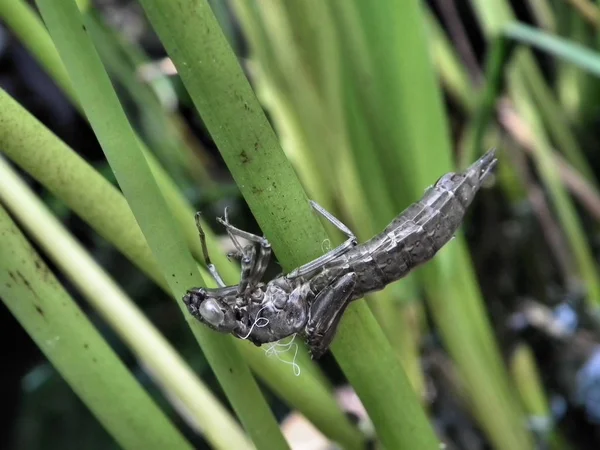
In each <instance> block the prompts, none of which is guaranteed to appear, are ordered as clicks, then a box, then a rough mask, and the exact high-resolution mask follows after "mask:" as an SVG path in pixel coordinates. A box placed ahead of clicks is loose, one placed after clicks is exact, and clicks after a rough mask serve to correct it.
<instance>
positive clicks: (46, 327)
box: [0, 206, 192, 450]
mask: <svg viewBox="0 0 600 450" xmlns="http://www.w3.org/2000/svg"><path fill="white" fill-rule="evenodd" d="M0 236H1V237H2V245H0V297H1V298H2V301H3V302H4V303H5V304H6V306H7V307H8V309H9V310H10V311H11V313H12V314H13V315H14V316H15V318H16V319H17V320H18V321H19V323H20V324H21V325H22V326H23V328H25V330H26V331H27V333H28V334H29V335H30V336H31V337H32V339H33V340H34V341H35V343H36V344H37V346H38V347H39V348H40V350H42V352H43V353H44V354H45V355H46V357H47V358H48V359H49V360H50V362H51V363H52V364H53V365H54V367H56V369H57V370H58V371H59V372H60V374H61V375H62V376H63V377H64V379H65V380H66V381H67V383H69V385H70V386H71V387H72V388H73V390H74V391H75V393H76V394H77V395H78V396H79V397H80V398H81V399H82V401H83V402H84V403H85V404H86V405H87V407H88V408H90V410H91V411H92V413H93V414H94V415H95V416H96V418H97V419H98V420H99V421H100V423H102V425H103V426H104V427H105V428H106V429H107V431H108V432H109V433H110V434H111V435H112V436H113V438H114V439H115V440H116V441H117V442H118V443H119V445H121V446H122V447H123V448H124V449H131V450H135V449H140V448H144V449H157V450H159V449H165V448H169V449H191V448H192V447H191V445H190V444H189V443H188V442H186V440H185V439H184V438H183V437H182V436H181V434H180V433H179V432H178V431H177V430H176V428H175V427H174V426H173V425H172V424H171V423H170V422H169V421H168V420H167V418H166V417H165V415H164V414H163V413H162V412H161V411H160V410H159V409H158V408H157V406H156V405H155V404H154V402H153V401H152V400H151V399H150V397H149V396H148V394H147V393H146V392H145V391H144V390H143V389H142V388H141V387H140V385H139V384H138V383H137V382H136V381H135V379H134V378H133V376H132V375H131V374H130V373H129V372H128V371H127V369H126V368H125V366H124V365H123V363H122V362H121V361H120V360H119V358H118V357H117V356H116V355H115V353H114V352H113V350H112V349H111V348H110V347H109V346H108V344H107V343H106V342H105V341H104V339H103V338H102V336H100V334H99V333H98V332H97V331H96V330H95V329H94V327H93V326H92V324H91V323H90V322H89V320H88V319H87V318H86V317H85V316H84V314H83V313H82V312H81V310H80V309H79V308H78V307H77V305H76V304H75V302H74V301H73V299H71V298H70V297H69V295H68V294H67V293H66V292H65V290H64V289H63V288H62V286H61V285H60V284H59V283H58V281H57V280H56V278H55V277H54V275H53V274H52V273H51V272H50V270H49V269H48V267H47V266H46V265H45V264H44V263H43V262H42V260H41V259H40V257H39V256H38V255H37V253H36V252H35V250H34V249H33V248H32V247H31V245H30V244H29V243H28V242H27V240H26V239H25V237H24V236H23V235H22V234H21V232H20V231H19V229H18V228H17V227H16V225H15V224H14V223H13V222H12V221H11V219H10V217H9V216H8V214H7V212H6V211H5V210H4V208H3V207H2V206H0Z"/></svg>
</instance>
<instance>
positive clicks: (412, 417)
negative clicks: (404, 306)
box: [141, 0, 438, 449]
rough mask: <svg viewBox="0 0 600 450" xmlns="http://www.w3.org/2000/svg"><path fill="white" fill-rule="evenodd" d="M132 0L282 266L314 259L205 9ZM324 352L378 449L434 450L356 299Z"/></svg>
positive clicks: (267, 136)
mask: <svg viewBox="0 0 600 450" xmlns="http://www.w3.org/2000/svg"><path fill="white" fill-rule="evenodd" d="M141 3H142V5H143V6H144V9H145V11H146V14H147V15H148V17H149V19H150V22H151V23H152V24H153V26H154V28H155V29H156V31H157V33H158V35H159V36H160V38H161V40H162V42H163V44H164V45H165V47H166V49H167V52H168V53H169V55H170V56H171V58H172V59H173V61H174V63H175V65H176V67H177V69H178V72H179V74H180V75H181V77H182V80H183V82H184V84H185V85H186V87H187V89H188V92H189V93H190V96H191V97H192V99H193V101H194V104H195V105H196V108H197V109H198V111H199V112H200V115H201V116H202V118H203V120H204V123H205V124H206V126H207V128H208V129H209V131H210V133H211V135H212V137H213V139H214V140H215V142H216V144H217V146H218V147H219V150H220V151H221V154H222V155H223V158H224V159H225V162H226V164H227V165H228V167H229V169H230V171H231V173H232V175H233V177H234V179H235V180H236V182H237V183H238V186H239V187H240V189H241V191H242V193H243V195H244V197H245V199H246V201H247V202H248V204H249V206H250V208H251V210H252V212H253V213H254V215H255V217H256V219H257V220H258V222H259V224H260V226H261V228H262V231H263V232H264V234H265V235H266V236H268V237H269V240H270V241H271V243H272V245H273V249H274V251H275V253H276V254H277V257H278V258H279V260H280V261H281V263H282V265H283V267H284V269H286V270H289V269H291V268H293V267H297V266H298V265H300V264H302V263H304V262H307V261H309V260H311V259H313V258H315V257H316V256H318V255H320V254H321V253H322V249H321V244H322V242H323V241H324V240H325V239H326V238H327V236H326V235H325V233H324V230H323V228H322V226H321V225H320V223H319V222H318V220H317V217H316V215H315V214H313V213H312V212H311V211H310V207H309V204H308V202H307V199H306V196H305V194H304V191H303V189H302V187H301V186H300V184H299V182H298V178H297V177H296V175H295V173H294V171H293V169H292V167H291V166H290V165H289V162H288V161H287V160H286V158H285V156H284V155H283V153H282V151H281V148H280V147H279V143H278V141H277V139H276V136H275V134H274V133H273V130H272V129H271V127H270V125H269V123H268V122H267V120H266V117H265V116H264V113H263V112H262V108H261V106H260V104H259V103H258V101H257V100H256V98H255V96H254V93H253V92H252V89H251V88H250V85H249V84H248V82H247V80H246V79H245V76H244V74H243V72H242V71H241V69H240V67H239V64H238V62H237V59H236V58H235V55H234V54H233V52H232V51H231V49H230V47H229V45H228V43H227V41H226V39H225V37H224V36H223V34H222V32H221V30H220V29H219V27H218V24H217V23H216V20H215V18H214V16H213V14H212V12H211V11H210V8H209V7H208V4H207V3H206V2H205V1H192V0H174V1H170V2H160V1H156V0H142V2H141ZM199 30H202V31H201V32H199ZM332 349H333V351H334V355H335V356H336V358H337V360H338V361H339V363H340V365H341V367H342V369H343V370H344V372H345V374H346V376H347V377H348V379H349V381H350V382H351V383H352V385H353V386H354V388H355V389H356V392H357V393H358V395H359V396H360V398H361V400H362V401H363V403H364V405H365V407H366V408H367V410H368V411H369V415H370V417H371V419H372V420H373V422H374V424H375V427H376V429H377V432H378V435H379V437H380V438H381V440H382V442H383V444H384V445H385V446H386V447H388V448H402V447H403V446H406V447H407V448H422V449H428V448H437V445H438V444H437V440H436V438H435V436H434V434H433V433H432V430H431V428H430V425H429V424H428V423H427V419H426V417H425V414H424V412H423V410H422V409H421V408H420V406H419V404H418V402H417V400H416V398H415V395H414V392H413V391H412V389H411V387H410V384H409V382H408V380H407V378H406V375H405V374H404V372H403V371H402V369H401V368H400V367H399V365H398V362H397V360H396V358H395V356H394V355H393V352H392V350H391V348H390V347H389V343H388V342H387V341H386V339H385V337H384V335H383V333H382V332H381V329H380V328H379V327H378V326H377V323H376V322H375V320H374V318H373V316H372V315H371V313H370V311H369V310H368V308H367V307H366V305H365V304H364V302H357V303H356V304H354V305H353V306H351V307H350V308H349V309H348V311H347V312H346V314H345V316H344V318H343V320H342V324H341V327H340V330H339V332H338V335H337V339H336V340H335V341H334V343H333V346H332Z"/></svg>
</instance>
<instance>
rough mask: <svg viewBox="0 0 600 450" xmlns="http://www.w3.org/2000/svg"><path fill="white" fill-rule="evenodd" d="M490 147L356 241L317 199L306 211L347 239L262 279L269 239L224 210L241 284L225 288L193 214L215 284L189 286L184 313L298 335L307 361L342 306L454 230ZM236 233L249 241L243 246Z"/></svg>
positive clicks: (223, 326) (214, 322)
mask: <svg viewBox="0 0 600 450" xmlns="http://www.w3.org/2000/svg"><path fill="white" fill-rule="evenodd" d="M496 163H497V160H496V156H495V150H491V151H489V152H487V153H486V154H485V155H483V156H482V157H481V158H480V159H478V160H477V161H476V162H475V163H473V164H472V165H471V166H470V167H469V168H468V169H467V170H465V171H464V172H462V173H448V174H446V175H444V176H442V177H441V178H440V179H439V180H438V181H437V182H436V183H435V185H433V186H431V187H429V188H428V189H427V190H426V191H425V194H424V195H423V198H421V200H419V201H418V202H416V203H413V204H412V205H411V206H409V207H408V208H406V209H405V210H404V211H403V212H402V213H401V214H400V215H398V216H397V217H396V218H395V219H394V220H393V221H392V222H391V223H390V224H389V225H388V226H387V227H386V228H385V230H383V232H382V233H380V234H378V235H376V236H374V237H373V238H372V239H370V240H369V241H367V242H365V243H363V244H358V241H357V239H356V237H355V236H354V234H353V233H352V231H350V229H349V228H348V227H346V226H345V225H344V224H343V223H342V222H340V221H339V220H338V219H336V218H335V217H334V216H333V215H332V214H330V213H329V212H327V211H326V210H325V209H323V208H322V207H321V206H319V205H318V204H317V203H315V202H313V201H311V205H312V206H313V208H314V209H315V210H316V211H317V212H318V213H320V214H321V215H322V216H323V217H324V218H325V219H327V220H328V221H329V222H331V223H332V224H333V225H335V226H336V227H337V228H338V229H339V230H340V231H342V232H343V233H344V234H345V235H346V236H347V240H346V241H345V242H344V243H343V244H341V245H340V246H338V247H336V248H334V249H333V250H331V251H330V252H328V253H326V254H324V255H323V256H321V257H319V258H317V259H315V260H313V261H311V262H309V263H308V264H305V265H303V266H301V267H298V268H297V269H295V270H293V271H292V272H290V273H288V274H286V275H280V276H278V277H276V278H274V279H273V280H271V281H269V282H268V283H264V282H262V281H261V279H262V277H263V275H264V273H265V270H266V268H267V264H268V262H269V259H270V256H271V245H270V244H269V241H268V240H267V239H266V238H264V237H260V236H257V235H254V234H251V233H248V232H246V231H243V230H240V229H238V228H236V227H234V226H233V225H231V224H230V223H229V219H228V216H227V210H225V214H224V218H223V219H221V218H219V219H218V221H219V223H221V224H222V225H223V226H224V227H225V228H226V230H227V233H228V234H229V237H230V238H231V240H232V242H233V243H234V245H235V248H236V251H234V252H232V253H230V254H229V255H228V256H229V257H233V258H235V259H237V260H239V261H240V263H241V281H240V283H239V284H238V285H234V286H226V285H225V283H224V282H223V280H222V278H221V277H220V276H219V273H218V271H217V269H216V267H215V266H214V265H213V264H212V263H211V261H210V258H209V256H208V251H207V248H206V240H205V237H204V232H203V231H202V227H201V226H200V222H199V220H198V219H199V213H197V214H196V224H197V225H198V231H199V233H200V239H201V242H202V248H203V252H204V257H205V260H206V264H207V267H208V269H209V271H210V273H211V275H212V276H213V278H214V279H215V280H216V282H217V284H218V286H219V287H217V288H210V289H209V288H192V289H189V290H188V292H187V294H186V295H185V296H184V298H183V301H184V302H185V304H186V306H187V309H188V311H189V312H190V314H192V315H193V316H194V317H196V318H197V319H198V320H199V321H200V322H202V323H204V324H206V325H208V326H209V327H210V328H212V329H214V330H216V331H220V332H223V333H231V334H232V335H234V336H236V337H238V338H241V339H248V340H249V341H251V342H253V343H254V344H256V345H262V344H265V343H269V342H274V341H278V340H280V339H283V338H285V337H288V336H291V335H294V334H297V333H298V334H300V335H301V336H303V337H304V338H305V340H306V342H307V344H308V346H309V348H310V351H311V355H312V357H313V358H319V357H320V356H322V355H323V354H324V353H325V352H326V350H327V349H328V348H329V345H330V344H331V342H332V341H333V338H334V336H335V333H336V330H337V327H338V324H339V322H340V319H341V318H342V315H343V314H344V311H345V309H346V307H347V306H348V304H349V303H350V302H352V301H353V300H356V299H359V298H361V297H363V296H364V295H365V294H368V293H370V292H374V291H378V290H381V289H383V288H384V287H385V286H386V285H388V284H389V283H392V282H394V281H396V280H399V279H400V278H402V277H404V276H405V275H407V274H408V273H409V272H410V271H411V270H412V269H414V268H415V267H417V266H419V265H421V264H423V263H425V262H427V261H429V260H430V259H431V258H433V256H434V255H435V254H436V253H437V252H438V250H440V249H441V248H442V247H443V246H444V245H445V244H446V243H447V242H449V241H450V240H451V239H452V238H453V236H454V234H455V233H456V231H457V230H458V228H459V227H460V225H461V223H462V221H463V219H464V217H465V214H466V211H467V209H468V207H469V205H470V204H471V202H472V201H473V199H474V197H475V195H476V194H477V192H478V191H479V189H480V187H481V185H482V183H483V182H484V181H485V180H486V178H487V177H488V175H490V173H491V172H492V171H493V169H494V167H495V166H496ZM238 237H240V238H244V239H246V240H247V241H249V242H250V244H248V245H246V246H244V247H242V245H241V244H240V243H239V241H238V239H237V238H238Z"/></svg>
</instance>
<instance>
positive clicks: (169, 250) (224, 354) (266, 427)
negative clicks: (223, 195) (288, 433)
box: [37, 0, 288, 449]
mask: <svg viewBox="0 0 600 450" xmlns="http://www.w3.org/2000/svg"><path fill="white" fill-rule="evenodd" d="M37 4H38V7H39V9H40V12H41V14H42V17H43V18H44V21H45V23H46V26H47V27H48V30H49V32H50V35H51V36H52V39H53V41H54V43H55V45H56V48H57V50H58V52H59V54H60V56H61V59H62V60H63V62H64V64H65V67H66V68H67V72H68V74H69V77H70V79H71V81H72V84H73V88H74V89H75V92H76V93H77V96H78V98H79V100H80V102H81V105H82V107H83V109H84V110H85V112H86V116H87V118H88V120H89V121H90V124H91V125H92V128H93V129H94V132H95V134H96V136H97V137H98V140H99V141H100V144H101V146H102V149H103V150H104V152H105V154H106V157H107V159H108V161H109V164H110V166H111V168H112V169H113V171H114V173H115V176H116V178H117V180H118V182H119V185H120V187H121V189H122V191H123V193H124V195H125V197H126V198H127V201H128V203H129V205H130V207H131V209H132V211H133V213H134V215H135V217H136V220H137V221H138V223H139V224H140V228H141V229H142V232H143V233H144V236H145V238H146V240H147V242H148V245H149V247H150V249H151V250H152V253H153V255H154V256H155V258H156V261H157V263H158V266H159V268H160V270H161V273H162V274H163V277H164V278H165V280H166V281H167V283H168V284H169V288H170V290H171V293H172V295H173V297H174V298H175V299H177V304H178V306H179V307H180V309H181V311H182V313H183V314H184V317H185V318H186V321H187V322H188V324H189V325H190V327H191V329H192V332H193V333H194V336H195V337H196V339H197V340H198V342H199V344H200V345H201V347H202V349H203V351H204V354H205V356H206V359H207V360H208V362H209V364H210V365H211V367H212V369H213V371H214V372H215V375H216V376H217V379H218V380H219V383H220V384H221V386H222V387H223V390H224V391H225V393H226V395H227V397H228V399H229V401H230V402H231V404H232V406H233V408H234V410H235V411H236V414H237V415H238V417H239V418H240V420H241V421H242V424H243V425H244V428H245V429H246V431H247V432H248V433H249V434H250V436H251V438H252V440H253V441H254V443H255V445H256V446H257V447H259V448H260V447H262V446H266V445H269V446H270V448H274V449H276V448H288V446H287V443H286V442H285V439H284V438H283V435H282V434H281V431H280V430H279V427H278V425H277V422H276V421H275V418H274V417H273V414H272V412H271V411H270V410H269V407H268V405H267V403H266V401H265V399H264V397H263V396H262V394H261V392H260V390H259V388H258V386H257V384H256V382H255V380H254V379H253V378H252V375H251V374H250V370H249V369H248V367H247V365H245V363H244V362H243V361H242V359H241V357H240V355H239V352H238V351H237V349H236V348H235V346H234V344H233V342H232V341H231V338H229V337H226V336H222V335H219V334H217V333H214V332H212V331H210V330H209V329H207V328H206V327H204V326H202V325H200V324H199V323H198V322H197V321H196V320H195V319H194V318H192V317H191V316H190V315H189V314H188V313H187V311H186V308H185V305H183V303H182V302H181V301H180V300H179V299H181V298H182V297H183V296H184V294H185V292H186V290H187V289H188V288H190V287H192V286H199V285H202V284H203V283H202V279H201V277H200V274H199V273H198V271H197V266H196V263H195V261H194V260H193V258H192V256H191V254H190V253H189V251H188V249H187V245H186V243H185V241H184V240H183V238H181V237H180V236H178V235H177V230H178V227H177V226H176V223H175V220H174V218H173V216H172V215H171V213H170V211H169V208H168V206H167V203H166V202H165V200H164V198H163V196H162V194H161V192H160V190H159V188H158V186H157V184H156V181H155V179H154V177H153V175H152V172H151V170H150V168H149V166H148V164H147V162H146V159H145V157H144V155H143V153H142V150H141V148H140V146H139V144H138V141H137V140H136V137H135V135H134V133H133V131H132V130H131V127H130V126H129V123H128V121H127V119H126V117H125V113H124V112H123V109H122V108H121V105H120V104H119V101H118V99H117V97H116V94H115V92H114V90H113V88H112V85H111V82H110V80H109V78H108V76H107V74H106V72H105V70H104V67H103V66H102V63H101V61H100V59H99V57H98V54H97V53H96V50H95V49H94V47H93V45H92V43H91V41H90V38H89V37H88V35H87V34H86V32H85V29H84V28H85V27H84V26H83V23H82V19H81V15H80V13H79V11H78V9H77V5H76V4H75V2H74V1H73V0H69V1H62V0H38V2H37Z"/></svg>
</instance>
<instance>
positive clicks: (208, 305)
mask: <svg viewBox="0 0 600 450" xmlns="http://www.w3.org/2000/svg"><path fill="white" fill-rule="evenodd" d="M199 311H200V315H201V316H202V318H203V319H204V320H206V321H207V322H208V323H210V324H211V325H213V326H215V327H218V326H219V325H221V324H222V323H223V321H224V320H225V314H223V311H221V308H220V307H219V304H218V303H217V301H216V300H215V299H214V298H208V299H206V300H205V301H203V302H202V304H201V305H200V308H199Z"/></svg>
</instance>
